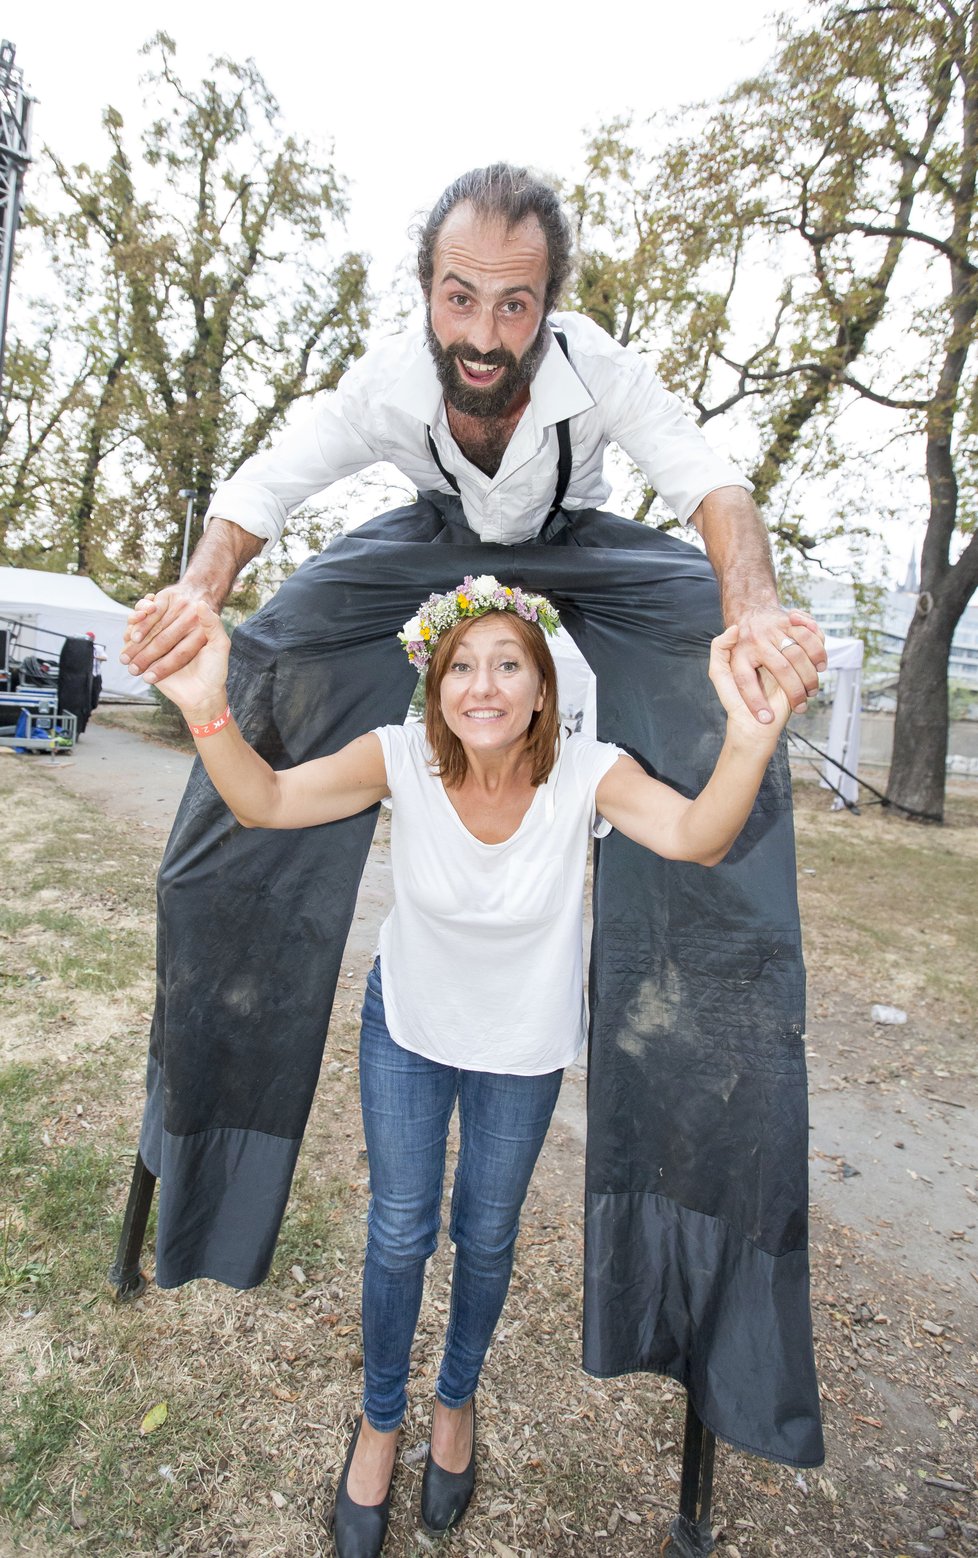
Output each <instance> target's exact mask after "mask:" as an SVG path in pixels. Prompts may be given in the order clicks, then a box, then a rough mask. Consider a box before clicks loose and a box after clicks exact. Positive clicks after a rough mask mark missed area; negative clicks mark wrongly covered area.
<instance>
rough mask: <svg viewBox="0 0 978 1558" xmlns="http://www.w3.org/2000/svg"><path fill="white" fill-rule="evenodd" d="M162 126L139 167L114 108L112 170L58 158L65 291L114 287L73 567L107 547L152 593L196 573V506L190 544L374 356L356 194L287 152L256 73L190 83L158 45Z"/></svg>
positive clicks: (77, 446) (83, 437) (230, 64)
mask: <svg viewBox="0 0 978 1558" xmlns="http://www.w3.org/2000/svg"><path fill="white" fill-rule="evenodd" d="M144 52H147V53H149V54H151V55H152V56H153V57H154V59H155V68H154V69H153V70H152V71H151V73H150V74H149V76H148V77H147V87H148V91H149V94H150V97H151V99H153V100H155V106H156V107H157V109H158V117H156V118H155V119H154V121H153V122H152V123H151V124H150V125H149V127H148V128H147V129H146V131H145V132H144V134H143V136H142V142H141V151H140V152H139V153H138V154H137V155H135V156H133V155H131V153H130V149H129V144H128V138H127V133H126V126H125V125H124V123H123V120H122V117H121V115H120V114H119V113H118V112H117V111H116V110H115V109H113V108H108V109H107V110H106V111H105V114H104V116H103V124H104V127H105V131H106V134H107V137H108V141H109V157H108V160H107V162H106V164H105V166H104V167H102V168H98V169H93V168H91V167H89V166H87V165H81V166H77V167H71V166H69V165H68V164H67V163H65V162H64V161H62V159H60V158H59V157H58V156H57V155H55V154H53V153H52V154H50V162H51V167H52V169H53V172H54V176H55V179H56V184H57V188H58V191H59V196H60V206H61V209H59V210H57V211H55V210H52V211H51V212H50V213H49V214H47V215H46V216H45V217H43V218H40V217H39V218H38V220H39V222H40V223H41V226H42V227H43V228H45V229H46V231H47V234H48V236H49V238H53V237H54V235H55V234H57V235H58V241H59V245H60V248H59V252H58V255H57V257H56V261H55V263H56V266H57V275H58V279H59V282H60V283H61V285H62V286H64V285H67V284H69V283H68V279H67V273H68V272H69V271H70V272H71V273H72V274H73V275H78V274H80V273H81V272H83V271H85V270H86V269H87V270H89V271H91V270H92V269H93V268H94V269H95V270H96V271H97V273H98V277H99V285H98V289H97V306H96V307H95V308H94V309H92V310H90V312H89V314H88V317H87V320H86V331H87V333H88V335H89V336H90V337H91V338H92V339H93V340H96V341H97V342H98V343H99V346H100V349H101V350H100V355H99V358H98V371H97V373H94V372H93V373H92V374H91V375H90V377H89V380H88V381H87V382H88V384H89V391H90V393H89V395H88V397H87V401H86V405H85V415H84V417H83V418H82V419H81V420H80V421H78V422H76V425H75V428H74V438H73V450H72V453H73V459H74V462H75V469H76V471H77V482H76V486H75V490H74V492H73V496H72V502H71V505H70V509H69V510H68V511H67V513H68V527H67V528H68V530H69V532H70V534H71V536H72V537H73V539H74V543H75V562H76V565H77V566H78V567H79V568H80V569H83V570H84V569H85V568H86V567H88V566H89V563H90V561H91V558H92V556H93V548H94V545H95V543H96V540H98V542H100V543H101V550H102V551H104V552H107V553H110V554H111V560H112V563H113V565H114V567H115V569H116V570H120V571H123V572H127V573H129V574H130V575H131V576H132V578H133V583H134V586H135V587H136V588H138V587H140V586H141V585H142V584H143V583H147V582H155V583H166V582H168V581H170V580H172V579H174V578H175V577H176V575H177V572H178V569H179V562H180V555H181V549H182V543H183V526H184V508H185V505H184V504H183V503H182V502H181V501H180V500H179V498H178V496H177V494H178V492H179V491H180V489H181V488H193V489H194V490H195V491H196V494H197V496H196V500H195V505H194V526H193V534H192V537H191V539H192V541H196V539H197V538H198V536H199V533H200V525H201V521H202V517H203V513H204V510H205V508H206V506H207V503H208V501H209V499H210V496H211V493H212V491H213V488H214V486H215V484H216V481H217V480H218V479H219V476H220V475H221V474H223V473H224V472H226V471H229V470H231V469H233V468H234V467H235V466H237V465H238V464H240V462H241V461H242V460H243V459H244V458H246V457H247V456H248V455H249V454H251V453H253V452H254V451H255V450H256V449H257V448H258V447H259V446H260V444H261V443H262V442H263V440H264V439H265V438H266V437H267V435H268V434H269V433H270V432H271V431H273V430H274V428H275V427H277V426H278V425H279V424H280V423H281V421H282V419H283V417H284V415H285V413H286V411H287V410H288V408H289V407H290V406H291V405H292V404H293V403H294V402H295V401H296V400H299V399H301V398H303V397H305V396H308V395H313V394H315V393H317V392H318V391H319V390H321V389H326V388H330V387H332V386H333V385H334V384H335V383H336V381H337V379H338V378H339V376H340V374H341V373H342V371H343V369H344V368H345V367H346V366H347V365H348V364H349V362H350V361H351V359H353V358H354V357H356V356H358V355H359V354H360V352H361V351H362V350H363V344H364V341H363V336H364V331H365V328H366V325H367V320H368V301H367V282H366V265H365V262H364V259H363V257H362V256H360V255H358V254H352V253H341V254H340V255H339V256H337V255H336V253H335V243H334V235H335V232H336V229H337V228H338V227H339V226H340V224H341V222H342V218H343V215H344V212H345V203H344V197H343V190H342V182H341V179H340V177H339V175H338V174H337V173H336V171H335V170H334V168H333V167H332V166H331V165H328V164H324V163H323V162H321V160H319V159H318V158H317V156H316V155H315V153H314V151H313V149H312V148H311V147H310V146H309V145H307V144H305V143H302V142H300V141H298V140H296V139H295V138H294V137H293V136H290V135H288V134H285V133H284V131H283V129H282V125H281V115H280V111H279V108H278V105H277V103H276V102H275V100H274V98H273V97H272V95H271V93H270V91H269V89H268V87H267V86H266V84H265V82H264V81H263V79H262V77H261V75H260V74H259V72H258V70H257V68H256V66H255V65H254V63H253V62H251V61H248V62H247V63H246V64H244V65H240V64H236V63H235V62H234V61H232V60H228V59H220V60H217V61H215V62H214V64H213V69H212V73H211V74H210V75H209V76H208V78H207V79H206V80H204V81H203V82H202V83H201V84H200V85H199V86H197V87H191V86H188V85H186V84H185V83H184V82H183V81H182V80H181V78H180V76H179V75H178V73H177V71H176V66H175V55H176V49H175V46H174V44H173V42H172V40H171V39H170V38H168V37H167V36H166V35H164V34H160V35H158V36H157V37H156V38H155V39H153V40H152V42H151V43H150V44H148V45H147V46H146V50H145V51H144Z"/></svg>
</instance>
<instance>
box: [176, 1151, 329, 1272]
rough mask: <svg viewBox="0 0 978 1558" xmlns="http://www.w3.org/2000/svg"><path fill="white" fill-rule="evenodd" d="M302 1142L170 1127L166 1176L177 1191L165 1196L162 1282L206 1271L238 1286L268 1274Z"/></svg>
mask: <svg viewBox="0 0 978 1558" xmlns="http://www.w3.org/2000/svg"><path fill="white" fill-rule="evenodd" d="M299 1145H300V1143H299V1140H298V1139H290V1138H289V1137H285V1136H270V1135H268V1134H267V1133H265V1132H262V1131H249V1130H241V1129H237V1128H229V1127H226V1128H223V1129H215V1130H210V1131H197V1132H195V1133H194V1134H193V1135H192V1136H174V1135H172V1134H171V1133H170V1132H169V1131H167V1130H165V1129H164V1130H163V1131H162V1134H161V1154H160V1173H159V1179H160V1182H161V1185H162V1186H165V1187H167V1189H168V1190H169V1192H170V1193H169V1194H168V1195H161V1196H160V1199H159V1226H158V1229H157V1266H156V1284H157V1286H158V1287H161V1288H173V1287H181V1286H182V1285H183V1283H185V1282H192V1281H194V1280H195V1279H196V1278H199V1277H210V1278H212V1279H213V1280H214V1281H215V1282H224V1283H226V1284H227V1286H228V1287H233V1288H239V1289H240V1288H252V1287H257V1285H258V1283H260V1282H263V1281H264V1280H265V1278H266V1277H267V1276H268V1272H269V1268H270V1266H271V1264H272V1257H273V1255H274V1253H275V1243H276V1236H277V1233H278V1228H279V1224H280V1222H281V1219H282V1216H283V1213H284V1211H285V1206H286V1202H287V1201H288V1197H289V1190H290V1188H291V1185H292V1176H293V1174H294V1172H295V1165H296V1159H297V1157H298V1155H299ZM228 1164H232V1165H233V1172H231V1173H228V1172H227V1171H226V1170H227V1165H228ZM147 1167H149V1168H150V1172H153V1168H152V1165H150V1164H147Z"/></svg>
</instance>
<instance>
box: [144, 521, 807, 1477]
mask: <svg viewBox="0 0 978 1558" xmlns="http://www.w3.org/2000/svg"><path fill="white" fill-rule="evenodd" d="M466 573H472V574H480V573H494V574H495V575H496V576H497V577H498V578H500V579H502V580H504V581H505V582H507V583H513V584H521V585H523V586H524V587H526V588H530V589H533V590H538V591H540V592H542V593H545V594H547V595H548V596H549V597H550V598H551V599H552V600H553V601H554V603H555V604H556V605H557V606H558V608H559V610H560V612H561V616H562V619H563V622H564V624H565V626H566V627H567V628H568V630H569V631H570V633H571V634H572V635H573V637H574V639H575V640H576V641H577V643H578V645H579V647H580V648H581V650H582V652H583V653H584V655H585V657H586V659H587V660H588V661H589V662H590V664H591V666H592V668H593V670H594V671H595V673H596V676H597V684H598V735H599V737H601V738H602V739H607V740H613V741H615V742H617V743H618V744H619V745H620V746H622V747H624V748H626V749H627V750H628V751H630V752H632V753H633V755H634V756H635V757H636V758H638V760H639V761H640V762H642V763H643V765H644V766H645V767H646V769H647V770H648V771H649V772H651V773H654V774H656V775H657V776H658V777H660V778H662V779H664V780H666V781H668V782H669V783H671V784H673V785H675V786H676V787H677V788H678V789H680V790H681V791H683V792H684V793H687V794H692V793H695V792H696V791H697V790H698V789H699V788H700V787H701V786H702V785H703V783H704V782H705V780H706V778H707V776H708V775H709V773H710V771H711V769H712V767H713V764H714V761H715V758H716V755H717V752H718V751H719V747H720V743H721V740H722V729H723V717H722V711H721V709H720V705H719V703H718V701H717V699H716V696H715V694H714V693H713V691H712V688H711V686H710V684H709V682H708V680H707V677H706V657H707V653H708V646H709V640H710V638H711V637H712V636H713V634H714V633H716V632H717V631H719V628H720V620H719V604H718V596H717V588H716V581H715V579H714V576H713V572H712V570H711V568H710V567H709V564H708V563H707V562H706V560H705V559H704V557H703V556H702V554H701V553H700V552H699V551H698V550H697V549H696V548H695V547H693V546H690V545H689V544H687V543H686V542H684V541H681V540H677V539H675V538H673V537H670V536H667V535H664V534H662V533H661V532H658V531H655V530H650V529H647V528H646V527H644V526H640V525H638V524H636V523H635V522H634V521H629V520H622V519H616V518H615V517H613V516H611V515H607V514H602V513H599V512H597V511H594V510H587V511H583V512H576V513H574V514H572V515H571V516H570V517H569V519H565V516H563V515H558V516H557V518H556V520H555V521H553V522H551V524H550V525H549V526H548V527H547V529H546V531H545V532H544V534H543V536H541V538H540V539H539V540H538V541H537V542H534V543H529V544H526V545H521V546H517V547H502V546H493V545H486V544H483V543H480V542H478V541H477V540H476V539H475V538H474V536H473V534H472V532H471V530H469V528H468V527H467V526H466V525H465V524H464V521H463V520H462V515H461V509H460V506H459V504H458V501H457V500H456V499H453V498H447V497H443V496H441V495H440V494H425V495H423V497H422V499H421V500H420V501H419V502H418V503H417V504H413V505H410V506H408V507H406V508H403V509H399V510H396V511H394V512H393V513H391V514H389V515H385V516H383V517H382V518H381V519H379V520H375V521H372V522H371V523H370V524H368V525H365V526H363V527H362V528H361V529H359V530H357V531H355V532H354V533H353V534H351V535H349V536H344V537H340V538H338V539H337V540H336V541H334V542H333V543H332V544H331V545H330V546H329V547H328V548H327V550H326V552H324V553H323V554H322V556H321V557H318V558H314V559H312V560H310V561H309V562H308V563H306V564H305V565H304V566H303V567H302V568H300V569H299V570H298V572H297V573H296V574H294V575H293V576H292V578H291V579H289V580H288V581H287V582H286V583H285V584H284V585H283V586H282V588H281V590H280V591H279V592H278V595H277V596H276V597H275V600H274V601H272V602H271V603H270V604H269V606H267V607H265V608H263V610H262V611H260V612H258V613H257V614H256V615H255V616H254V617H252V618H251V619H250V621H248V622H247V623H246V624H245V625H244V626H243V627H241V628H239V629H238V631H237V632H236V633H235V635H234V647H233V653H232V673H231V680H230V687H231V705H232V708H233V709H234V712H235V716H236V718H237V720H238V723H239V725H240V726H241V729H242V730H243V732H244V734H245V736H246V737H247V739H248V740H249V741H251V742H252V743H253V745H255V746H256V748H257V749H258V750H259V751H260V752H261V753H262V754H263V755H264V756H265V757H266V758H267V759H268V760H269V762H271V763H272V764H273V765H274V766H276V767H284V766H288V765H290V764H292V763H296V762H301V761H302V760H303V759H305V758H309V757H315V756H319V755H321V754H323V753H326V752H330V751H335V750H336V749H337V748H338V747H340V746H342V745H343V744H344V743H345V742H347V741H349V740H350V739H352V738H353V737H354V736H356V735H359V734H361V733H363V732H364V731H366V730H370V729H372V728H374V727H375V726H378V725H382V724H385V723H389V722H392V721H396V720H399V719H401V718H403V716H404V713H405V711H406V708H407V704H408V701H409V699H410V696H411V692H412V690H413V687H414V681H415V677H414V672H413V671H412V670H411V667H410V665H409V664H408V661H407V658H406V656H405V655H404V653H403V650H402V649H401V648H400V646H399V645H398V643H397V641H396V639H395V637H394V634H395V632H396V630H397V629H398V628H399V627H400V626H401V625H402V624H403V622H405V621H406V620H407V619H408V618H409V617H410V616H411V615H413V613H414V612H415V610H416V608H417V605H418V602H419V601H420V600H421V599H422V598H423V597H424V596H426V595H427V594H428V593H429V592H430V591H432V590H444V589H449V588H451V587H452V586H453V585H454V584H456V583H457V582H458V581H459V580H460V579H461V578H462V577H463V575H465V574H466ZM375 820H376V816H375V811H370V812H367V813H364V814H362V815H361V816H359V817H354V818H350V819H347V820H346V821H343V822H338V823H331V824H328V825H326V826H323V827H319V828H313V829H306V830H302V831H297V832H295V833H289V832H285V833H282V832H268V831H262V830H251V831H247V830H243V829H241V828H239V827H238V826H237V824H236V823H235V822H234V820H233V819H232V818H231V816H230V814H229V813H228V812H227V810H226V808H225V807H224V806H223V804H222V803H221V802H220V800H219V799H218V797H217V796H216V795H215V793H214V791H213V788H212V786H211V784H210V781H209V780H208V779H207V777H206V775H205V774H204V772H203V770H202V768H201V766H200V764H199V763H198V764H197V765H196V766H195V768H194V772H193V775H192V777H191V781H190V784H189V787H188V790H187V793H186V796H185V797H184V800H183V803H182V806H181V809H180V812H179V814H178V816H177V820H176V823H175V826H174V830H173V834H172V837H171V839H170V843H169V845H168V848H167V851H166V855H165V857H164V860H163V864H162V867H161V871H160V877H159V949H158V997H157V1007H156V1013H155V1017H154V1022H153V1030H152V1037H151V1043H150V1058H149V1067H148V1090H149V1097H148V1103H147V1109H146V1115H145V1119H144V1125H143V1134H142V1141H141V1150H142V1153H143V1157H144V1159H145V1161H146V1163H147V1165H148V1167H149V1168H150V1170H151V1171H152V1172H153V1173H154V1174H157V1175H158V1176H159V1179H160V1195H159V1226H158V1238H157V1266H156V1276H157V1281H158V1282H159V1283H160V1285H161V1286H165V1287H169V1286H176V1285H178V1284H180V1283H183V1282H187V1281H189V1280H190V1279H192V1278H194V1277H200V1276H208V1277H214V1278H217V1279H218V1280H220V1281H223V1282H226V1283H230V1284H231V1285H232V1286H235V1287H249V1286H252V1285H253V1284H255V1283H257V1282H260V1281H261V1280H262V1278H263V1277H264V1276H265V1275H266V1274H267V1271H268V1267H269V1264H270V1262H271V1259H272V1253H273V1249H274V1244H275V1238H276V1235H277V1232H278V1226H279V1222H280V1219H281V1216H282V1212H283V1210H284V1206H285V1202H286V1199H287V1196H288V1192H289V1186H290V1183H291V1178H292V1173H293V1169H294V1167H295V1161H296V1157H297V1154H298V1150H299V1145H300V1141H301V1137H302V1132H303V1129H304V1126H305V1122H306V1117H307V1114H308V1111H309V1107H310V1103H311V1099H312V1094H313V1091H314V1089H315V1085H316V1079H317V1076H318V1072H319V1066H320V1062H321V1057H322V1048H323V1043H324V1038H325V1032H326V1026H327V1022H328V1017H329V1012H330V1007H331V1003H332V999H333V993H334V989H335V984H336V978H337V974H338V971H339V966H340V959H341V957H342V953H343V948H344V944H345V940H346V935H347V932H348V929H349V925H350V922H351V919H352V915H353V910H354V905H355V900H356V892H357V887H358V884H359V880H360V875H361V872H362V869H363V863H364V860H365V858H366V853H367V850H368V848H369V845H370V839H371V836H372V833H373V828H374V823H375ZM501 984H502V986H503V988H505V973H504V971H503V974H502V979H501ZM511 999H512V992H510V991H508V990H507V991H506V993H505V999H503V997H502V991H501V1000H500V1012H501V1017H500V1020H501V1021H504V1020H505V1017H504V1015H503V1014H504V1013H505V1008H506V1003H507V1002H508V1001H509V1000H511ZM590 1002H591V1036H590V1052H589V1080H588V1122H589V1123H588V1148H587V1180H586V1209H585V1283H584V1286H585V1309H584V1363H585V1367H586V1368H587V1369H589V1370H590V1371H591V1372H593V1373H595V1374H599V1375H612V1374H619V1373H624V1372H630V1371H634V1370H652V1371H656V1372H660V1373H665V1374H668V1375H671V1376H672V1377H673V1378H674V1379H676V1380H677V1381H679V1382H680V1383H681V1384H682V1385H684V1386H685V1387H686V1388H687V1389H688V1390H689V1392H690V1396H691V1399H692V1401H693V1405H694V1406H695V1408H696V1411H697V1412H698V1414H699V1416H700V1418H701V1419H702V1421H703V1422H704V1423H705V1424H706V1426H707V1427H708V1428H710V1429H711V1430H712V1431H713V1432H715V1433H717V1434H719V1435H720V1436H722V1437H723V1438H724V1439H727V1440H728V1441H730V1442H731V1443H733V1444H736V1445H738V1446H741V1447H742V1448H744V1449H747V1450H750V1451H753V1452H755V1453H757V1454H760V1455H763V1456H766V1457H769V1458H771V1459H774V1460H781V1461H785V1462H788V1463H789V1464H793V1465H799V1466H810V1465H815V1464H818V1463H819V1462H820V1461H821V1460H822V1456H823V1449H822V1437H821V1428H820V1421H819V1409H818V1394H817V1387H816V1381H815V1372H814V1363H813V1356H812V1340H811V1321H810V1313H809V1298H808V1256H807V1154H808V1137H807V1093H806V1078H805V1059H804V1047H803V1041H802V1030H803V1022H804V969H803V964H802V957H801V948H800V935H799V926H798V912H797V903H796V895H795V865H794V846H793V836H792V825H791V796H790V784H789V779H788V772H787V761H786V757H785V752H784V743H783V742H782V744H781V748H780V749H779V752H778V754H777V755H776V757H775V759H774V761H773V762H772V764H771V766H770V769H769V771H768V774H767V776H766V778H765V781H764V784H763V786H762V789H761V793H760V795H759V797H758V800H757V803H756V805H755V807H754V810H753V813H752V816H751V818H750V820H749V822H748V824H747V827H746V828H745V829H744V832H743V834H742V836H741V838H740V839H739V840H738V842H737V844H736V845H735V846H734V849H733V850H732V851H731V853H730V855H729V856H728V858H727V860H725V861H724V862H723V863H722V864H721V865H720V866H717V867H714V868H712V869H707V868H705V867H700V866H695V865H689V864H681V863H676V862H669V861H664V860H660V859H658V858H657V857H656V856H654V855H651V854H650V853H649V852H648V851H645V850H642V849H640V848H638V847H637V846H636V845H634V844H632V843H630V841H629V840H627V839H624V838H622V837H621V836H620V835H618V834H615V833H612V834H611V835H610V836H609V837H608V838H607V839H605V840H603V841H602V842H601V843H600V845H599V846H598V847H597V851H596V863H595V880H594V935H593V941H592V962H591V972H590Z"/></svg>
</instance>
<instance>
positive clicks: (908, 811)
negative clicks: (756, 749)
mask: <svg viewBox="0 0 978 1558" xmlns="http://www.w3.org/2000/svg"><path fill="white" fill-rule="evenodd" d="M788 740H789V741H795V742H799V741H800V742H803V743H804V745H805V746H806V747H810V748H811V750H812V751H813V752H816V753H817V754H818V756H819V757H821V758H824V760H825V761H826V762H827V763H831V765H832V767H833V768H837V769H838V770H839V773H840V774H845V776H846V778H847V779H855V781H856V783H857V784H861V785H862V787H863V789H864V790H868V791H869V793H870V795H875V796H876V801H875V804H876V805H878V806H883V807H891V806H892V807H893V809H894V810H895V811H899V812H902V813H903V815H904V816H905V817H912V818H913V820H914V821H915V822H943V821H944V819H943V817H936V816H935V815H934V813H933V812H930V811H917V810H916V809H915V808H914V807H913V806H904V805H903V803H902V801H894V800H891V799H890V797H889V796H888V795H884V794H883V791H882V790H877V789H876V787H875V786H874V785H871V784H870V783H869V781H868V780H866V779H860V777H859V775H858V774H854V773H853V772H852V769H851V768H846V766H845V765H844V764H843V763H840V762H838V761H837V760H836V759H835V758H834V757H830V756H829V754H828V753H827V752H823V751H822V749H821V747H817V746H816V745H815V743H814V741H809V739H808V737H807V736H803V735H801V734H800V733H799V732H798V731H797V730H791V729H790V727H789V729H788ZM823 778H824V775H823ZM825 783H826V784H827V785H828V787H829V789H830V790H835V793H836V795H838V796H839V798H840V800H841V801H842V802H843V804H844V805H845V806H846V807H847V809H848V810H850V811H852V810H854V806H853V803H852V802H851V801H847V800H846V798H845V796H844V795H843V794H842V792H841V790H839V789H838V788H837V787H836V786H835V785H834V784H833V783H832V781H831V780H830V779H826V780H825ZM870 804H874V803H872V802H871V803H870Z"/></svg>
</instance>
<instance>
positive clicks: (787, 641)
mask: <svg viewBox="0 0 978 1558" xmlns="http://www.w3.org/2000/svg"><path fill="white" fill-rule="evenodd" d="M794 643H797V640H796V639H794V638H792V637H791V635H790V633H789V634H788V636H787V637H786V638H783V639H782V640H781V642H780V644H779V645H778V649H779V650H780V652H781V654H784V652H785V650H786V649H787V647H788V645H789V644H794Z"/></svg>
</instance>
